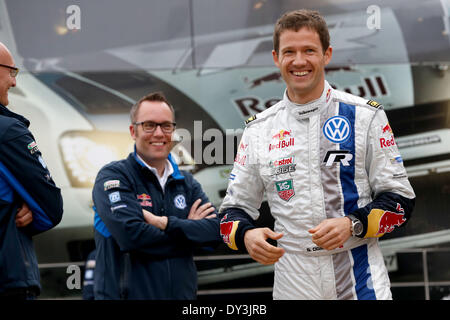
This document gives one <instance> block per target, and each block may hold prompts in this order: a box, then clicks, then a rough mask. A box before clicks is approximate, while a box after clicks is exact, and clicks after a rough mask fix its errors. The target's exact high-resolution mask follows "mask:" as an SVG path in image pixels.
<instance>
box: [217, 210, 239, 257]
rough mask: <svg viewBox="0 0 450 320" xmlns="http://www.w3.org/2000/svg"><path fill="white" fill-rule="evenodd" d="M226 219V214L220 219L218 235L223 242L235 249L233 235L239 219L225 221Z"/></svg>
mask: <svg viewBox="0 0 450 320" xmlns="http://www.w3.org/2000/svg"><path fill="white" fill-rule="evenodd" d="M226 219H227V215H225V216H224V217H223V218H222V220H221V221H220V235H221V236H222V240H223V242H224V243H225V244H226V245H227V246H228V247H229V248H230V249H233V250H237V249H238V248H237V246H236V240H235V236H236V230H237V228H238V225H239V221H225V220H226Z"/></svg>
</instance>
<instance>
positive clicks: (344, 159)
mask: <svg viewBox="0 0 450 320" xmlns="http://www.w3.org/2000/svg"><path fill="white" fill-rule="evenodd" d="M352 159H353V154H351V153H350V151H348V150H329V151H327V154H326V155H325V159H323V162H324V163H325V166H327V167H331V166H332V165H333V164H334V163H340V164H341V165H343V166H344V167H348V166H349V165H350V161H351V160H352Z"/></svg>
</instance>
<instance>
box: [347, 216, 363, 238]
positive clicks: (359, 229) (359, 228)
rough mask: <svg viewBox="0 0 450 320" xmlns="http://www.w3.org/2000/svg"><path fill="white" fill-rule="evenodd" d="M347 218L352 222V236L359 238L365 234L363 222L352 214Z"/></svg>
mask: <svg viewBox="0 0 450 320" xmlns="http://www.w3.org/2000/svg"><path fill="white" fill-rule="evenodd" d="M347 218H349V219H350V221H351V222H352V225H351V229H350V230H351V231H352V236H354V237H359V236H360V235H361V234H362V233H363V229H364V227H363V224H362V222H361V221H359V219H358V218H357V217H355V216H354V215H352V214H349V215H347Z"/></svg>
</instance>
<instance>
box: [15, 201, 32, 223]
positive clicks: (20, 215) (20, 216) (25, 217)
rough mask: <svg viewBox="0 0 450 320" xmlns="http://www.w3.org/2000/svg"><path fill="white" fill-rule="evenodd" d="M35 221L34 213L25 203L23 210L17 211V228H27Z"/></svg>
mask: <svg viewBox="0 0 450 320" xmlns="http://www.w3.org/2000/svg"><path fill="white" fill-rule="evenodd" d="M32 221H33V212H31V210H30V208H29V207H28V205H27V204H26V203H25V202H24V203H23V205H22V207H21V208H18V209H17V214H16V226H17V227H18V228H21V227H26V226H27V225H29V224H30V223H31V222H32Z"/></svg>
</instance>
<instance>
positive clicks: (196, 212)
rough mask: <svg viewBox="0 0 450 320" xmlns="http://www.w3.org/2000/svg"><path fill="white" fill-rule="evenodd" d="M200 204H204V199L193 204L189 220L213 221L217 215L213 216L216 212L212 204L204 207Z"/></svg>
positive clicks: (208, 203) (206, 204) (209, 203)
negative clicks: (204, 219)
mask: <svg viewBox="0 0 450 320" xmlns="http://www.w3.org/2000/svg"><path fill="white" fill-rule="evenodd" d="M200 203H202V199H197V200H196V201H195V202H194V203H193V204H192V207H191V210H189V215H188V219H190V220H200V219H203V218H206V219H211V218H215V217H216V214H211V213H212V212H214V210H215V209H214V207H213V206H212V204H211V202H207V203H205V204H203V205H200Z"/></svg>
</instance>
